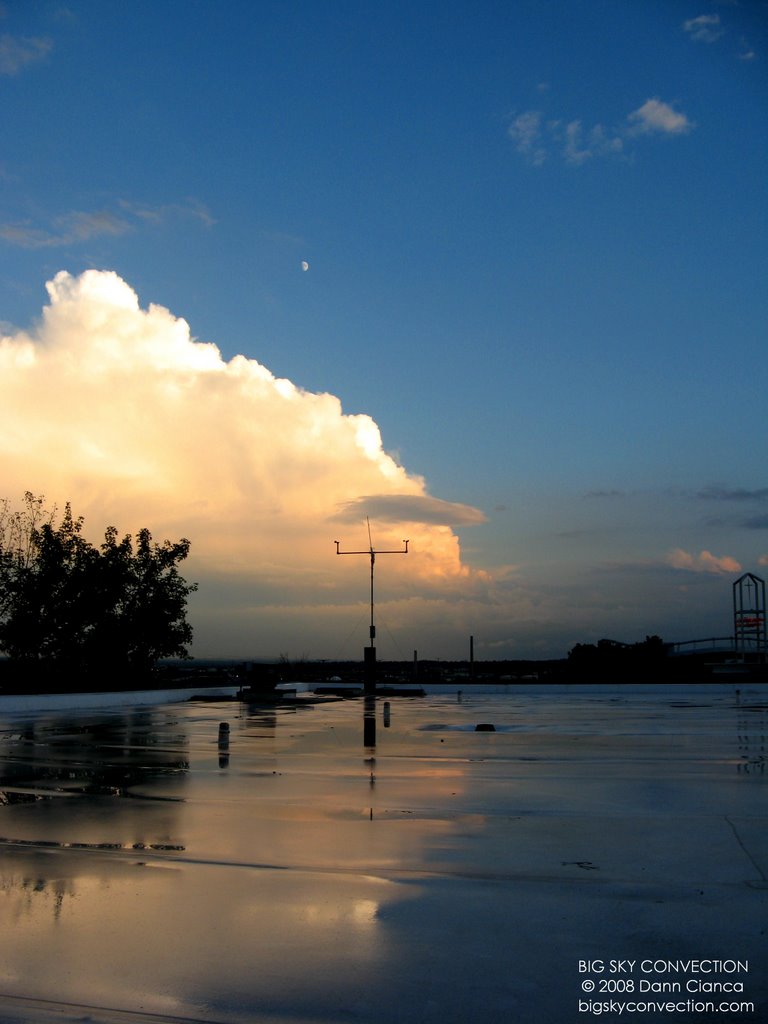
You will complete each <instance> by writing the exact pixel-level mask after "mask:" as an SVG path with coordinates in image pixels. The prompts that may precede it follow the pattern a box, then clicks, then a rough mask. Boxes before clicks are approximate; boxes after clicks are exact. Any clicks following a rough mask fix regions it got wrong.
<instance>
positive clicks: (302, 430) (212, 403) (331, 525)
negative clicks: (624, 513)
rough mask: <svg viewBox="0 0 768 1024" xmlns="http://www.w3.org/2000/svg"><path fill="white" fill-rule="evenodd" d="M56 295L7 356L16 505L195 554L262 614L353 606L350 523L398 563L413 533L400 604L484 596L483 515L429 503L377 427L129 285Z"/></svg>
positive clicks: (1, 386)
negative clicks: (473, 568) (144, 299)
mask: <svg viewBox="0 0 768 1024" xmlns="http://www.w3.org/2000/svg"><path fill="white" fill-rule="evenodd" d="M47 288H48V293H49V296H50V303H49V305H48V306H46V307H45V309H44V310H43V314H42V318H41V320H40V322H39V325H38V326H37V328H36V329H35V330H34V331H31V332H23V331H18V332H15V333H12V334H9V335H8V336H6V337H4V338H3V339H2V341H1V342H0V394H1V399H0V405H1V407H2V408H1V411H0V420H2V430H0V460H1V461H2V466H3V478H4V486H5V488H6V491H7V494H6V496H7V497H9V498H10V499H12V500H13V499H14V498H15V497H17V496H19V495H20V494H21V493H23V492H24V491H25V490H27V489H29V490H32V491H34V492H35V493H44V494H45V495H46V496H47V497H48V498H49V499H50V500H51V501H55V502H57V503H58V504H59V505H61V504H63V503H64V502H65V501H71V502H72V504H73V507H74V509H75V512H76V513H77V514H83V515H85V517H86V521H87V524H91V528H92V530H99V529H103V528H104V526H106V525H107V524H114V525H116V526H117V527H118V529H119V530H120V531H121V532H123V531H128V530H135V529H138V528H139V527H140V526H141V525H146V526H148V527H149V528H150V529H151V530H152V531H153V532H155V533H158V534H159V533H163V534H164V535H173V536H177V537H178V536H181V535H184V536H188V537H189V538H190V539H191V541H192V548H193V556H194V558H193V566H194V568H195V570H196V571H197V573H198V574H200V573H202V575H203V576H207V575H210V576H213V577H216V578H217V579H219V580H221V579H222V578H225V577H230V578H233V579H234V578H238V579H241V580H244V579H247V580H249V581H250V584H249V586H250V601H251V602H252V603H254V604H259V603H263V602H269V601H272V600H274V599H275V595H276V594H280V595H281V596H280V600H282V601H288V602H291V601H296V600H297V599H299V598H300V599H301V602H302V603H305V602H306V601H308V600H309V601H313V600H317V593H318V591H317V588H318V587H319V588H320V589H321V590H322V593H323V595H324V597H325V599H326V600H328V599H329V595H331V600H338V601H345V600H348V599H349V593H351V591H350V588H353V589H354V588H356V587H357V583H358V581H357V579H356V577H355V574H354V572H353V571H352V572H351V571H350V569H349V568H347V567H341V566H340V565H338V563H334V561H333V559H332V557H331V556H332V553H333V549H332V547H331V543H332V541H333V540H334V539H335V537H336V534H337V533H338V530H339V525H340V523H342V522H343V523H344V524H345V532H346V533H347V534H348V536H349V538H350V542H351V543H353V544H355V545H357V541H358V540H360V541H362V540H364V539H365V536H366V534H365V530H366V528H367V527H366V519H367V518H368V519H370V520H371V522H372V523H373V524H374V529H375V530H376V540H377V544H381V545H382V546H387V545H389V543H390V540H392V539H394V542H395V543H399V542H400V537H399V535H398V534H399V533H400V532H402V530H401V527H402V524H404V523H405V524H407V530H408V536H409V539H410V541H411V545H412V547H411V552H410V553H409V559H408V563H407V568H406V567H405V566H393V567H392V569H391V571H390V576H391V577H392V583H391V585H392V590H393V592H400V591H402V589H403V588H404V587H405V588H406V590H407V592H408V593H409V594H410V596H411V597H415V596H417V595H418V593H419V592H420V591H419V587H422V588H426V591H430V590H431V589H432V587H433V584H434V582H435V581H436V580H439V581H440V582H441V585H445V582H446V581H450V580H451V579H453V580H455V581H456V582H457V583H461V584H462V585H463V584H464V583H465V582H466V581H467V579H468V578H469V576H470V575H471V574H469V572H468V570H467V569H466V567H464V566H463V565H462V562H461V556H460V551H459V544H458V539H457V538H456V536H455V535H454V533H453V531H452V529H451V527H452V526H455V525H461V526H467V525H472V524H476V523H480V522H482V521H483V520H484V516H483V514H482V513H481V512H480V511H479V510H477V509H474V508H472V507H471V506H468V505H464V504H458V503H452V502H446V501H441V500H440V499H437V498H433V497H431V496H430V495H428V494H427V492H426V485H425V482H424V480H423V479H422V478H421V477H420V476H418V475H416V474H413V473H409V472H408V471H407V470H406V469H405V468H404V467H403V466H401V465H400V464H399V463H398V462H397V461H396V460H395V458H393V456H391V455H390V454H388V453H387V452H386V451H385V449H384V446H383V443H382V437H381V433H380V430H379V428H378V426H377V424H376V423H375V422H374V421H373V419H371V417H369V416H367V415H361V414H358V415H347V414H345V413H344V412H343V410H342V407H341V403H340V401H339V399H338V398H336V397H335V396H333V395H331V394H315V393H312V392H309V391H305V390H303V389H302V388H300V387H298V386H297V385H295V384H294V383H292V382H291V381H289V380H286V379H281V378H278V377H275V376H274V375H273V374H272V373H271V372H270V371H269V370H268V369H267V368H266V367H265V366H263V365H262V364H261V363H259V362H258V361H256V360H255V359H249V358H246V357H244V356H242V355H239V356H235V357H234V358H233V359H231V360H229V361H228V362H227V361H225V360H224V359H223V358H222V356H221V353H220V350H219V349H218V347H217V346H216V345H214V344H211V343H206V342H201V341H197V340H195V339H194V338H193V337H192V336H191V334H190V329H189V326H188V324H187V323H186V321H184V320H183V319H180V318H178V317H176V316H174V315H173V314H172V313H171V312H170V311H169V310H167V309H165V308H163V307H161V306H158V305H150V306H149V308H148V309H142V308H141V306H140V303H139V299H138V296H137V295H136V293H135V292H134V290H133V289H132V288H131V287H130V286H129V285H128V284H127V283H126V282H125V281H124V280H122V279H121V278H120V277H119V276H118V275H117V274H115V273H113V272H105V271H93V270H92V271H87V272H86V273H84V274H82V275H81V276H80V277H73V276H71V275H70V274H68V273H66V272H61V273H59V274H57V275H56V276H55V277H54V279H53V280H52V281H51V282H49V284H48V285H47ZM358 534H359V538H358ZM240 585H241V586H242V584H240ZM203 589H204V588H203V587H201V591H202V590H203ZM333 594H336V597H333V596H332V595H333ZM345 595H346V596H345Z"/></svg>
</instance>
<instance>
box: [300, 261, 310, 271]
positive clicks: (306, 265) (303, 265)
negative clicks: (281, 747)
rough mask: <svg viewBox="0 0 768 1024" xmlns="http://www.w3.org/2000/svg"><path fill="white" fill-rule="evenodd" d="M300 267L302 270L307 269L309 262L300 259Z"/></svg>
mask: <svg viewBox="0 0 768 1024" xmlns="http://www.w3.org/2000/svg"><path fill="white" fill-rule="evenodd" d="M301 269H302V270H309V264H308V263H307V261H306V260H302V261H301Z"/></svg>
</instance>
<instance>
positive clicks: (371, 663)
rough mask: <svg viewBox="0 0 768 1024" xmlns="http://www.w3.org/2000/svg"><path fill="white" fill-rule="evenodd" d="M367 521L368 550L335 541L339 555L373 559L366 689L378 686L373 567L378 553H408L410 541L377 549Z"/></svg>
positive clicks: (367, 520)
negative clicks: (344, 546)
mask: <svg viewBox="0 0 768 1024" xmlns="http://www.w3.org/2000/svg"><path fill="white" fill-rule="evenodd" d="M365 521H366V523H367V524H368V545H369V546H368V550H367V551H342V550H341V548H340V544H341V541H338V540H337V541H335V544H336V554H337V555H368V556H369V557H370V559H371V628H370V638H371V643H370V646H369V647H367V648H366V649H365V669H366V671H365V688H366V690H371V691H373V690H375V688H376V668H375V665H376V644H375V643H374V641H375V639H376V624H375V622H374V618H373V568H374V566H375V564H376V555H407V554H408V541H407V540H404V541H403V547H402V548H397V549H396V550H394V551H377V550H376V549H375V548H374V546H373V541H372V540H371V522H370V520H369V519H368V517H367V516H366V517H365Z"/></svg>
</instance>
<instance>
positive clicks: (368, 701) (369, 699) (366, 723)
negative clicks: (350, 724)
mask: <svg viewBox="0 0 768 1024" xmlns="http://www.w3.org/2000/svg"><path fill="white" fill-rule="evenodd" d="M363 700H364V706H363V746H364V747H374V748H375V746H376V697H375V696H374V694H372V693H366V695H365V697H364V698H363Z"/></svg>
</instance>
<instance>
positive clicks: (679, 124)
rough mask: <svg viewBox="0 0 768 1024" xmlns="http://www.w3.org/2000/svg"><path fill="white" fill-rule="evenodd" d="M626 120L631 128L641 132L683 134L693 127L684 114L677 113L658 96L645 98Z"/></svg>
mask: <svg viewBox="0 0 768 1024" xmlns="http://www.w3.org/2000/svg"><path fill="white" fill-rule="evenodd" d="M628 120H629V122H630V124H631V125H632V126H633V130H634V131H636V132H640V133H642V134H653V133H661V134H663V135H683V134H685V133H686V132H689V131H690V130H691V128H692V127H693V125H692V124H691V122H690V121H689V120H688V118H687V117H686V116H685V114H681V113H679V112H678V111H677V110H675V109H674V108H673V107H671V106H670V105H669V103H664V102H663V101H662V100H660V99H659V98H658V97H655V98H654V99H650V100H646V101H645V103H644V104H643V105H642V106H641V107H638V109H637V110H634V111H633V112H632V113H631V114H630V115H629V118H628Z"/></svg>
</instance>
